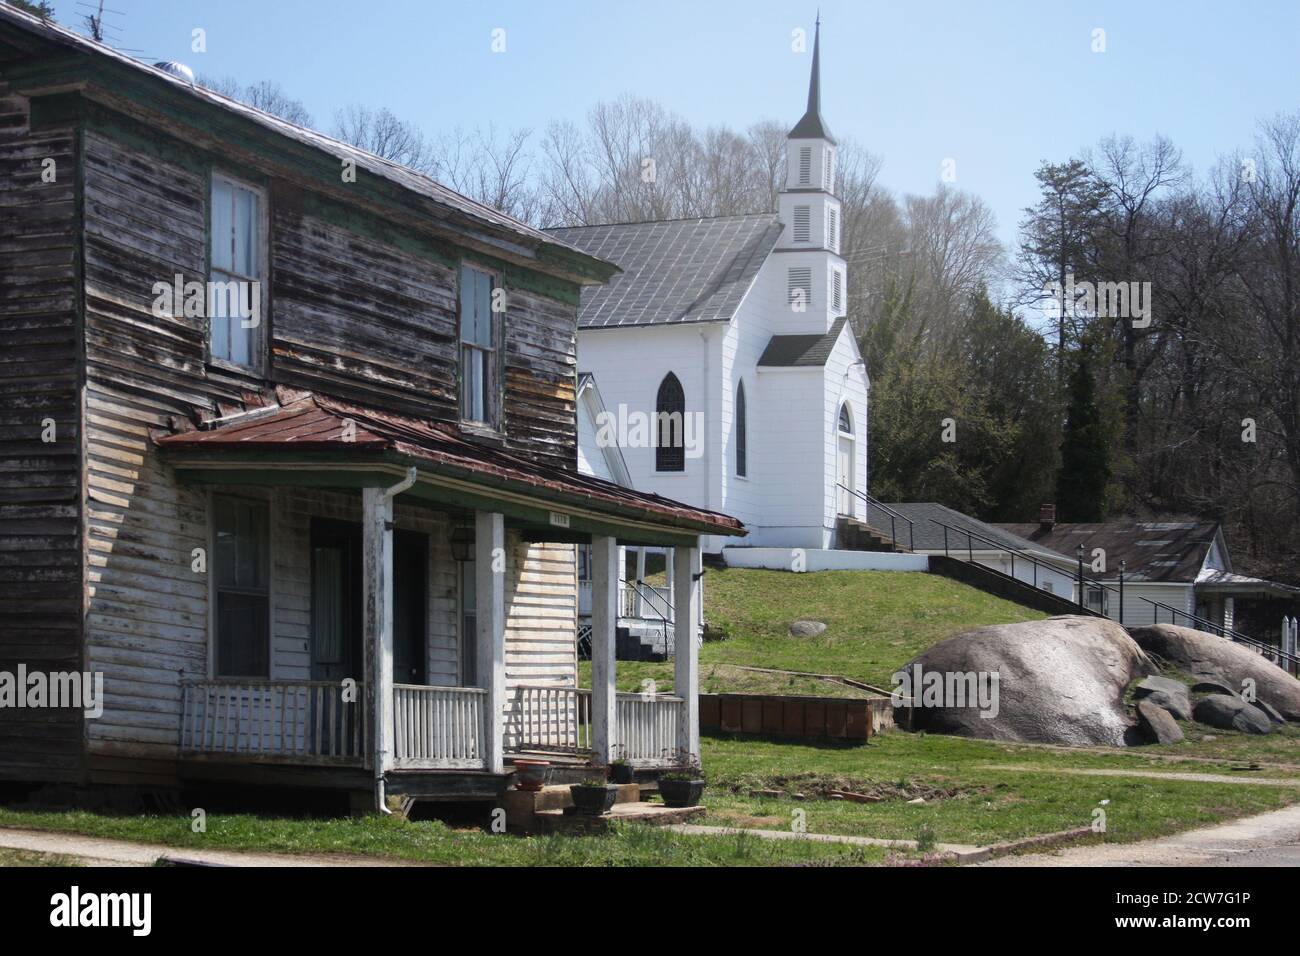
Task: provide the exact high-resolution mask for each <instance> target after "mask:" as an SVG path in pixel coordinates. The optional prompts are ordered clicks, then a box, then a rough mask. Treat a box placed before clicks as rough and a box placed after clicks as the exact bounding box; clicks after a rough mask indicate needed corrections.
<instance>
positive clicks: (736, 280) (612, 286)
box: [547, 213, 782, 329]
mask: <svg viewBox="0 0 1300 956" xmlns="http://www.w3.org/2000/svg"><path fill="white" fill-rule="evenodd" d="M781 228H782V227H781V223H780V222H779V221H778V219H777V217H776V215H775V213H759V214H757V215H749V216H718V217H715V218H712V219H669V220H659V221H655V222H628V223H615V224H612V225H607V226H572V227H565V228H559V229H549V230H547V232H549V233H550V234H551V235H552V236H554V237H555V238H557V239H559V240H560V241H562V242H566V243H569V244H570V245H573V246H576V247H577V248H578V249H581V250H582V251H583V252H585V253H587V254H588V255H590V256H595V257H597V258H600V259H604V260H606V261H608V262H613V263H615V264H616V265H618V266H619V268H621V269H622V270H623V271H622V273H621V274H620V275H616V276H614V277H613V278H612V279H610V280H609V281H608V282H607V283H606V284H605V285H602V286H588V287H586V288H584V289H583V290H582V304H581V306H580V307H579V310H578V327H579V328H583V329H592V328H611V327H615V326H632V325H679V324H686V323H691V322H728V321H730V320H731V317H732V316H733V315H735V313H736V309H737V308H739V307H740V303H741V300H742V299H744V297H745V293H747V292H748V291H749V288H750V286H751V285H753V283H754V278H755V277H756V276H757V275H758V270H759V269H760V268H761V267H762V265H763V262H764V261H765V260H766V259H767V257H768V254H769V253H771V251H772V249H773V247H775V246H776V241H777V239H779V238H780V236H781Z"/></svg>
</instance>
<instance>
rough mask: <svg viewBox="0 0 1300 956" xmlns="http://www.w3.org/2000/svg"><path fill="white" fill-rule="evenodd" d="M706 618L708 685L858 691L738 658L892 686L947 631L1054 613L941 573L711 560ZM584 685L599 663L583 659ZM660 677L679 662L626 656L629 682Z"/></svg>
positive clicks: (714, 689) (621, 667)
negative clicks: (799, 630)
mask: <svg viewBox="0 0 1300 956" xmlns="http://www.w3.org/2000/svg"><path fill="white" fill-rule="evenodd" d="M704 608H705V618H706V619H707V620H708V622H709V625H710V628H712V629H717V630H721V631H722V632H724V633H725V634H726V640H721V641H709V642H707V643H706V644H705V645H704V647H703V648H702V649H701V651H700V689H701V690H702V691H703V692H705V693H722V692H742V691H748V692H752V693H779V694H812V695H818V696H821V695H831V696H840V697H844V696H852V695H853V691H851V690H850V689H849V688H847V687H845V686H844V685H843V684H837V683H832V682H828V681H820V680H816V679H811V678H796V677H788V676H784V675H769V674H761V673H756V672H753V671H744V670H740V669H738V668H737V667H736V665H747V666H749V667H770V668H776V669H780V670H792V671H809V672H814V673H818V674H838V675H841V676H844V677H851V678H853V679H855V680H859V681H863V682H866V683H869V684H874V685H876V686H877V687H886V688H887V687H889V686H890V682H889V675H890V674H891V673H893V672H894V671H895V670H897V669H898V667H899V665H901V664H904V663H906V662H907V661H908V660H910V659H911V658H912V657H914V656H915V655H916V654H917V653H919V652H920V651H922V650H924V649H925V648H927V647H929V646H930V645H932V644H935V643H937V642H938V641H941V640H943V639H944V638H946V637H950V636H952V635H953V634H958V633H960V632H961V631H965V630H969V629H971V628H974V627H981V626H983V625H985V624H1006V623H1011V622H1014V621H1028V620H1037V619H1040V618H1045V617H1047V615H1046V614H1043V613H1041V612H1039V611H1034V610H1031V609H1030V608H1027V607H1023V606H1022V605H1019V604H1015V603H1013V602H1011V601H1005V600H1002V599H1001V598H996V597H993V596H992V595H990V594H985V593H984V592H983V591H979V590H976V589H975V588H972V587H968V586H967V585H964V584H960V583H958V582H956V581H952V580H949V579H948V578H944V577H940V576H938V575H935V574H912V573H900V572H891V571H818V572H815V573H808V574H791V573H790V572H787V571H761V570H751V569H746V568H724V569H715V568H711V569H709V571H708V573H707V574H706V575H705V576H704ZM800 619H809V620H814V621H821V622H823V623H825V624H826V625H827V627H826V630H825V631H824V632H823V633H822V634H821V635H819V636H818V637H791V636H790V635H789V631H788V628H789V626H790V623H791V622H792V621H796V620H800ZM582 679H583V684H584V686H590V665H589V664H588V663H587V662H584V663H583V667H582ZM646 679H653V680H654V681H655V682H656V685H657V687H658V689H659V690H660V691H666V690H669V689H671V687H672V679H673V673H672V664H671V663H667V664H647V663H640V662H628V661H620V662H619V664H618V686H619V689H620V690H637V689H639V688H640V687H641V682H642V681H643V680H646Z"/></svg>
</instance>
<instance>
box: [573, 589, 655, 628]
mask: <svg viewBox="0 0 1300 956" xmlns="http://www.w3.org/2000/svg"><path fill="white" fill-rule="evenodd" d="M641 589H642V591H644V592H645V596H644V601H645V605H646V606H645V607H644V608H642V607H640V606H639V602H638V597H639V595H638V594H637V589H636V587H634V586H633V585H631V584H628V583H626V582H624V583H622V584H620V585H619V589H618V616H619V617H620V618H634V619H639V618H642V617H647V618H653V619H656V620H657V619H658V618H659V617H660V616H664V617H671V616H672V611H671V608H672V606H673V601H672V589H671V588H667V587H651V586H650V585H648V584H647V585H642V586H641ZM578 614H579V616H581V617H590V616H591V582H590V581H579V582H578Z"/></svg>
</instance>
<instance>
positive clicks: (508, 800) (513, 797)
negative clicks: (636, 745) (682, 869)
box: [502, 783, 705, 833]
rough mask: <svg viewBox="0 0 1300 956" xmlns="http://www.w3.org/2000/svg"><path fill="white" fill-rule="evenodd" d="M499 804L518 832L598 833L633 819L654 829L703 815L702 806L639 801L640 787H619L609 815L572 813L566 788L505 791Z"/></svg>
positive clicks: (624, 785)
mask: <svg viewBox="0 0 1300 956" xmlns="http://www.w3.org/2000/svg"><path fill="white" fill-rule="evenodd" d="M502 805H503V806H504V807H505V811H506V826H507V827H508V828H509V829H511V830H514V831H516V832H521V833H551V832H556V831H560V830H563V831H578V832H583V833H599V832H602V831H604V830H606V829H608V827H609V824H610V823H611V822H612V821H616V820H617V821H629V820H635V821H638V822H641V823H649V824H652V825H655V826H666V825H668V824H676V823H685V822H686V821H688V820H690V819H692V818H693V817H698V816H701V815H703V814H704V812H705V809H704V807H666V806H664V805H663V804H662V803H649V802H647V801H644V800H642V799H641V785H640V784H636V783H622V784H618V796H617V797H615V799H614V806H613V808H612V809H611V810H610V811H609V812H608V813H603V814H601V815H600V816H598V817H590V816H585V815H583V814H579V813H575V812H574V809H573V798H572V797H571V796H570V795H569V788H568V787H567V786H546V787H543V788H542V789H541V790H537V791H528V790H507V791H506V793H505V795H504V799H503V800H502Z"/></svg>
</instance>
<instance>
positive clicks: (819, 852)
mask: <svg viewBox="0 0 1300 956" xmlns="http://www.w3.org/2000/svg"><path fill="white" fill-rule="evenodd" d="M190 823H191V821H190V817H189V816H188V815H185V816H144V815H141V816H127V815H111V814H99V813H87V812H84V811H70V812H63V813H46V812H31V811H20V810H12V809H7V808H0V826H10V827H27V828H30V829H41V830H54V831H59V832H64V833H81V834H86V835H89V836H97V837H108V838H112V839H119V840H135V841H139V842H144V843H158V844H163V845H166V846H170V847H180V848H185V849H222V850H244V851H251V852H257V853H295V854H319V853H325V854H349V855H364V856H369V857H379V858H386V859H392V860H404V861H411V862H417V863H429V864H442V865H448V866H710V867H712V866H788V865H794V864H800V865H808V864H817V865H838V866H864V865H872V864H879V863H881V862H883V861H884V860H885V858H886V854H887V851H885V850H884V849H881V848H877V847H847V846H839V845H835V844H823V843H807V842H798V841H780V842H775V841H770V840H761V839H757V838H754V837H751V836H748V835H746V834H738V835H727V836H695V835H687V834H680V833H674V832H671V831H668V830H664V829H661V828H657V827H649V826H644V825H640V824H625V825H622V826H618V827H616V828H615V830H614V832H612V833H609V834H606V835H601V836H562V835H548V836H537V837H516V836H513V835H509V834H491V833H488V832H486V831H482V830H466V829H452V828H451V827H448V826H446V825H445V824H442V823H437V822H418V823H405V822H402V821H401V820H399V819H396V818H391V817H383V818H380V817H374V816H370V817H361V818H340V819H289V818H283V817H259V816H252V815H223V814H208V817H207V832H205V833H193V832H192V831H191V829H190Z"/></svg>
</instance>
